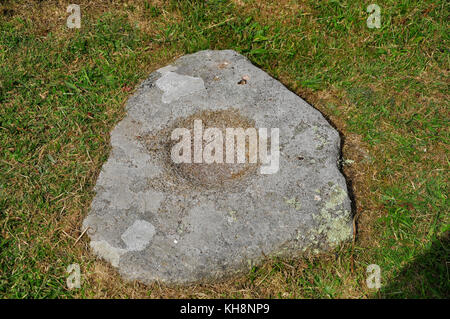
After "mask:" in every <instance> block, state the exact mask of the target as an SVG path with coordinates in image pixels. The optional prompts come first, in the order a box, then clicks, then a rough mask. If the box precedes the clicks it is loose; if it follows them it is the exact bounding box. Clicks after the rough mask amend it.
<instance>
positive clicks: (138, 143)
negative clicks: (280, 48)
mask: <svg viewBox="0 0 450 319" xmlns="http://www.w3.org/2000/svg"><path fill="white" fill-rule="evenodd" d="M126 109H127V116H126V117H125V118H124V119H123V120H122V121H121V122H120V123H118V125H117V126H116V127H115V128H114V130H113V131H112V133H111V145H112V150H111V154H110V156H109V159H108V160H107V162H106V163H105V164H104V165H103V167H102V170H101V172H100V175H99V177H98V180H97V184H96V186H95V191H96V196H95V197H94V199H93V202H92V204H91V209H90V212H89V214H88V216H87V217H86V219H85V220H84V223H83V230H84V229H86V228H88V227H89V229H88V232H87V233H88V234H89V237H90V240H91V242H90V246H91V248H92V250H93V252H94V253H95V254H96V255H98V256H99V257H101V258H103V259H105V260H107V261H109V262H110V263H111V264H112V265H113V266H114V267H117V268H118V270H119V272H120V273H121V274H122V275H123V276H124V277H125V278H127V279H130V280H139V281H141V282H144V283H151V282H153V281H161V282H166V283H171V284H188V283H194V282H207V281H213V280H217V279H220V278H223V277H227V276H230V275H232V274H235V273H239V272H245V271H247V270H248V268H249V266H252V265H255V264H257V263H259V262H261V260H262V259H264V257H265V256H285V257H292V256H299V255H300V254H302V253H303V252H305V251H308V252H314V253H317V252H319V251H324V250H328V249H330V248H333V247H336V246H337V245H338V244H340V243H341V242H343V241H346V240H349V239H351V238H352V234H353V229H352V215H351V203H350V199H349V196H348V193H347V187H346V183H345V179H344V177H343V176H342V174H341V173H340V171H339V169H338V164H337V163H338V160H339V153H340V138H339V134H338V132H337V131H336V130H335V129H333V128H332V127H331V126H330V124H329V123H328V122H327V121H326V120H325V118H324V117H323V116H322V115H321V114H320V112H318V111H317V110H316V109H314V108H313V107H312V106H310V105H308V104H307V103H306V102H305V101H303V100H302V99H301V98H300V97H298V96H297V95H295V94H294V93H292V92H291V91H289V90H288V89H287V88H285V87H284V86H283V85H282V84H281V83H280V82H278V81H277V80H275V79H273V78H272V77H270V76H269V75H268V74H266V73H265V72H264V71H262V70H260V69H259V68H257V67H255V66H254V65H252V64H251V63H250V62H249V61H248V60H247V59H246V58H245V57H244V56H242V55H240V54H238V53H236V52H234V51H231V50H224V51H209V50H208V51H201V52H197V53H195V54H191V55H186V56H183V57H181V58H179V59H178V60H176V61H175V62H174V63H173V64H172V65H169V66H167V67H164V68H161V69H159V70H157V71H156V72H154V73H152V74H151V75H150V77H149V78H148V79H147V80H145V81H144V82H143V83H142V84H141V86H140V87H139V89H138V90H137V92H136V93H135V94H134V95H133V96H132V97H131V98H130V99H129V101H128V103H127V106H126ZM205 112H206V113H205ZM207 112H210V113H207ZM227 112H228V113H227ZM196 114H198V116H204V117H205V119H208V118H211V117H214V116H218V117H220V116H221V118H222V119H225V120H224V121H227V120H226V119H230V120H229V121H231V122H233V121H234V123H229V126H230V127H239V125H233V124H239V121H240V120H242V122H241V124H242V123H246V125H247V126H248V125H249V123H250V124H251V125H253V126H254V127H256V128H269V129H270V128H279V132H280V133H279V139H280V158H279V170H278V171H277V172H276V173H274V174H261V173H260V171H258V170H257V169H255V167H256V166H255V167H254V166H251V165H250V166H249V165H247V164H229V165H231V166H232V167H231V166H230V167H231V168H229V167H226V166H225V165H227V164H209V165H211V166H205V165H208V164H183V165H184V166H183V165H174V163H173V162H171V160H170V156H168V153H169V146H170V145H171V144H170V132H171V130H173V128H175V127H178V126H177V125H180V123H181V124H182V123H184V124H186V123H189V119H193V118H195V116H196ZM201 114H203V115H201ZM183 121H184V122H183ZM218 121H219V122H220V120H218ZM223 123H224V122H220V123H219V124H223ZM227 125H228V124H227ZM189 165H191V166H189ZM192 165H193V166H192ZM196 165H197V166H196ZM239 165H240V166H239ZM255 165H257V164H255ZM236 172H237V173H236Z"/></svg>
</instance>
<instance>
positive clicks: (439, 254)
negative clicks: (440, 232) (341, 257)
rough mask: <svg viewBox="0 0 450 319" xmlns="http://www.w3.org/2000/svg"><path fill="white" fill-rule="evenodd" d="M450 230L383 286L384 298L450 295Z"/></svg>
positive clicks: (446, 297) (382, 293)
mask: <svg viewBox="0 0 450 319" xmlns="http://www.w3.org/2000/svg"><path fill="white" fill-rule="evenodd" d="M449 242H450V232H446V233H445V235H444V236H443V237H441V238H438V239H435V240H434V241H433V242H432V245H431V248H429V249H428V250H427V251H426V252H425V253H423V254H421V255H418V256H417V257H416V258H415V259H414V261H413V262H411V263H410V264H408V265H407V266H405V267H404V268H403V270H402V271H401V272H400V274H399V275H398V276H397V277H395V278H394V279H393V280H392V281H391V282H389V283H388V284H386V285H385V286H384V287H383V288H382V289H381V295H382V296H383V297H384V298H444V299H448V298H450V277H449V276H450V275H449V269H448V265H449V263H450V261H449V260H448V259H449V258H448V257H449V252H450V247H449Z"/></svg>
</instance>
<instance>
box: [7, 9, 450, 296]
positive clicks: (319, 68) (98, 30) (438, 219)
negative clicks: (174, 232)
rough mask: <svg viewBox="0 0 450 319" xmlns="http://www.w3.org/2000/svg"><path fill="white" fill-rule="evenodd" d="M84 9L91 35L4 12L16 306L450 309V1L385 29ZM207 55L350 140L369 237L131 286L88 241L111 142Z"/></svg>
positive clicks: (269, 14) (307, 13)
mask: <svg viewBox="0 0 450 319" xmlns="http://www.w3.org/2000/svg"><path fill="white" fill-rule="evenodd" d="M77 3H78V4H80V6H81V14H82V20H81V23H82V26H81V29H68V28H67V27H66V24H65V22H66V18H67V17H68V15H69V14H67V13H66V6H67V4H61V3H60V2H58V1H36V2H29V1H8V0H6V1H2V8H1V9H0V62H1V63H0V66H1V67H0V104H1V107H0V225H1V228H0V229H1V235H0V297H3V298H91V297H98V298H111V297H131V298H132V297H139V298H146V297H151V298H159V297H193V298H204V297H213V298H216V297H220V298H221V297H229V298H248V297H253V298H374V297H381V298H449V297H450V284H449V282H450V280H449V279H450V278H449V270H448V262H449V261H448V256H449V208H448V207H449V206H450V205H449V202H448V195H447V194H448V168H449V160H448V146H449V129H448V128H449V112H448V110H449V104H448V100H449V96H448V71H449V54H448V47H449V45H448V44H449V34H448V31H447V30H448V27H449V25H448V17H449V5H448V3H447V2H446V1H440V0H439V1H438V0H435V1H434V0H428V1H420V2H417V1H410V0H400V1H393V0H391V1H381V0H379V1H376V3H377V4H378V5H379V6H380V8H381V19H382V20H381V24H382V25H381V28H380V29H369V28H367V25H366V19H367V17H368V14H367V12H366V7H367V5H368V4H370V3H371V2H367V1H334V0H326V1H288V0H282V1H279V2H277V3H273V2H272V1H254V0H247V1H246V0H235V1H225V0H208V1H187V0H186V1H162V0H161V1H133V2H131V1H129V2H128V1H112V2H110V1H95V2H94V1H78V2H77ZM203 49H234V50H236V51H238V52H240V53H242V54H244V55H246V56H247V57H248V58H249V59H250V60H251V61H252V62H253V63H254V64H255V65H258V66H259V67H261V68H262V69H264V70H265V71H267V72H268V73H269V74H271V75H272V76H274V77H275V78H277V79H279V80H280V81H281V82H283V83H284V84H285V85H286V86H287V87H289V88H290V89H291V90H292V91H294V92H296V93H297V94H299V95H300V96H302V97H303V98H304V99H306V100H307V101H308V102H310V103H311V104H313V105H314V106H315V107H316V108H317V109H319V110H320V111H321V112H322V114H324V115H325V116H326V117H327V118H328V119H329V121H330V122H331V123H333V125H334V126H335V127H337V128H338V129H339V131H340V132H341V133H342V137H343V157H344V159H345V161H344V165H343V172H344V173H345V175H346V177H347V180H348V183H349V186H351V189H352V192H353V201H354V204H355V208H354V210H355V222H356V224H357V229H358V232H357V234H356V239H355V241H354V242H353V243H347V244H343V245H342V246H340V247H339V248H338V249H336V250H335V251H333V252H330V253H327V254H322V255H319V256H300V257H298V258H296V259H292V260H280V259H268V260H267V261H266V262H265V263H264V264H263V265H261V266H259V267H254V268H252V269H251V271H249V273H248V274H246V275H242V276H239V277H236V278H231V279H229V280H227V281H226V282H223V283H218V284H210V285H194V286H189V287H168V286H164V285H159V284H154V285H152V286H144V285H141V284H139V283H135V282H133V283H128V282H124V281H123V280H122V279H121V278H120V277H119V276H118V275H117V273H116V272H115V271H114V270H113V269H112V268H111V267H109V266H108V265H107V264H106V263H104V262H103V261H99V260H97V259H96V258H95V257H94V256H93V255H91V253H90V252H89V249H88V241H87V238H85V237H83V238H81V239H80V240H78V241H77V239H78V237H79V236H80V235H81V234H80V228H81V222H82V220H83V218H84V216H85V215H86V214H87V212H88V209H89V204H90V202H91V200H92V198H93V196H94V193H93V190H92V189H93V186H94V184H95V181H96V177H97V175H98V173H99V170H100V168H101V166H102V164H103V163H104V161H105V160H106V158H107V156H108V153H109V132H110V131H111V130H112V128H113V127H114V126H115V124H117V123H118V122H119V121H120V119H121V118H123V117H124V115H125V112H124V107H123V106H124V103H125V101H126V99H127V98H128V97H129V96H130V94H132V91H133V90H134V88H136V86H137V85H138V84H139V82H140V81H142V80H143V79H145V78H146V76H148V74H149V73H150V72H151V71H153V70H155V69H157V68H158V67H161V66H163V65H165V64H167V63H169V62H170V61H173V60H174V59H175V58H176V57H178V56H180V55H183V54H186V53H191V52H196V51H198V50H203ZM71 263H78V264H80V266H81V271H82V286H81V289H74V290H69V289H67V286H66V278H67V276H68V274H66V273H65V270H66V268H67V266H68V265H69V264H71ZM369 264H378V265H379V266H380V268H381V275H382V285H383V286H382V288H381V289H380V290H374V289H369V288H368V287H367V285H366V283H365V280H366V267H367V266H368V265H369Z"/></svg>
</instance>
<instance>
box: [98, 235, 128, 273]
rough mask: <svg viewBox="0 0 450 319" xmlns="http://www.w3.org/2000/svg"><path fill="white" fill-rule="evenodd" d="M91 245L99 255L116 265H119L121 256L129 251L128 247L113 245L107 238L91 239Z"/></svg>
mask: <svg viewBox="0 0 450 319" xmlns="http://www.w3.org/2000/svg"><path fill="white" fill-rule="evenodd" d="M90 246H91V249H92V251H93V252H94V253H95V254H96V255H97V256H99V257H100V258H103V259H104V260H106V261H109V262H110V263H111V265H113V266H114V267H118V266H119V261H120V256H121V255H123V254H124V253H126V252H127V250H126V249H121V248H116V247H113V246H111V245H110V244H109V243H108V242H107V241H106V240H98V241H91V243H90Z"/></svg>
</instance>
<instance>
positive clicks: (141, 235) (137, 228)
mask: <svg viewBox="0 0 450 319" xmlns="http://www.w3.org/2000/svg"><path fill="white" fill-rule="evenodd" d="M154 235H155V227H154V226H153V225H152V224H150V223H149V222H147V221H145V220H136V221H135V222H134V223H133V225H131V226H130V227H129V228H128V229H127V230H126V231H125V232H124V233H123V234H122V236H121V238H122V240H123V241H124V243H125V244H126V245H127V250H130V251H141V250H143V249H144V248H145V247H147V245H148V243H149V242H150V240H152V238H153V236H154Z"/></svg>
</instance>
